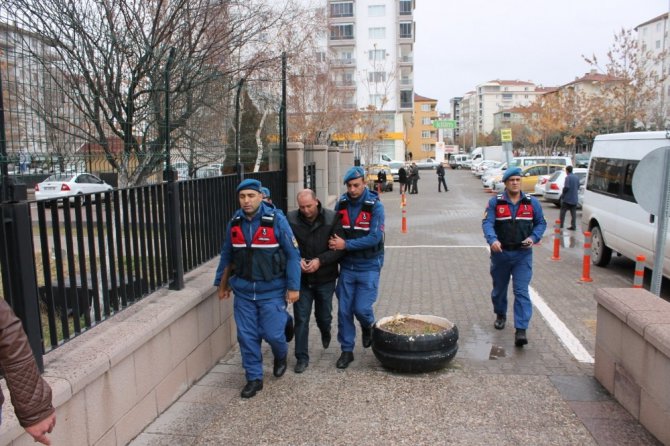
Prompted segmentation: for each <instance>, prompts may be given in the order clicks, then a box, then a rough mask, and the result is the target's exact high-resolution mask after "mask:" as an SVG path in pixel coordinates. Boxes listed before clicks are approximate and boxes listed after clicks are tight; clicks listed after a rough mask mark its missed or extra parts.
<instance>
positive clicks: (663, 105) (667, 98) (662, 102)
mask: <svg viewBox="0 0 670 446" xmlns="http://www.w3.org/2000/svg"><path fill="white" fill-rule="evenodd" d="M668 26H669V23H668V13H667V12H666V13H664V14H661V15H659V16H658V17H654V18H653V19H651V20H648V21H646V22H644V23H641V24H639V25H638V26H636V27H635V31H637V41H638V44H639V48H640V50H641V51H642V52H646V51H651V53H652V54H653V55H655V56H657V55H659V54H660V53H662V52H663V51H667V50H668V49H670V47H669V45H668ZM647 60H648V59H647ZM648 69H649V70H653V71H654V72H655V73H656V74H658V75H659V76H662V75H663V74H664V73H665V75H666V76H667V78H666V79H665V81H664V82H663V83H662V84H661V85H660V86H659V89H658V90H659V91H658V95H657V99H656V101H655V102H654V103H653V104H651V106H650V110H649V114H650V116H661V117H663V118H662V119H664V120H665V122H666V123H667V122H668V118H670V104H669V103H668V102H670V76H668V74H670V54H666V56H665V57H664V58H661V60H660V61H658V63H655V64H653V65H650V66H649V67H648ZM663 127H665V126H663Z"/></svg>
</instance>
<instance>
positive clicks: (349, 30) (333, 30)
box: [330, 24, 354, 40]
mask: <svg viewBox="0 0 670 446" xmlns="http://www.w3.org/2000/svg"><path fill="white" fill-rule="evenodd" d="M353 38H354V25H353V24H345V25H332V26H331V27H330V40H344V39H353Z"/></svg>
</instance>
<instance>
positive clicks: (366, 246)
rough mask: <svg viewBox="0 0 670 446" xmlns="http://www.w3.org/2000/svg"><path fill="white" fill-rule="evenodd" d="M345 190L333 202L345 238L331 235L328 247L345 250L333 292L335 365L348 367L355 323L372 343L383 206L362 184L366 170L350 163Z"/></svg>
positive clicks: (365, 344) (365, 343) (381, 261)
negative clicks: (335, 301) (335, 304)
mask: <svg viewBox="0 0 670 446" xmlns="http://www.w3.org/2000/svg"><path fill="white" fill-rule="evenodd" d="M344 184H346V186H347V192H346V193H345V194H343V195H342V196H341V197H340V199H339V201H338V202H337V204H336V206H335V211H336V212H338V213H339V214H340V221H341V223H342V228H343V229H344V233H345V238H341V237H339V236H337V235H335V236H333V237H332V238H331V239H330V242H329V243H328V246H329V247H330V249H335V250H345V251H346V253H345V255H344V257H342V259H341V260H340V277H339V279H338V280H337V287H336V289H335V294H336V295H337V299H338V304H339V306H338V313H337V327H338V333H337V340H338V341H339V343H340V348H341V349H342V354H341V355H340V358H339V359H338V360H337V364H336V366H337V367H338V368H340V369H344V368H347V367H348V366H349V363H351V361H353V360H354V354H353V351H354V345H355V340H356V326H355V325H354V317H355V318H356V319H358V322H359V323H360V324H361V332H362V334H361V337H362V340H363V347H365V348H367V347H370V345H371V344H372V324H374V322H375V316H374V313H373V310H372V305H373V304H374V303H375V302H376V301H377V292H378V290H379V274H380V272H381V269H382V266H383V264H384V206H383V205H382V203H381V201H379V198H378V196H377V194H376V193H375V192H372V191H370V190H368V188H366V187H365V171H364V170H363V168H361V167H360V166H355V167H352V168H351V169H349V170H348V171H347V173H346V174H345V175H344Z"/></svg>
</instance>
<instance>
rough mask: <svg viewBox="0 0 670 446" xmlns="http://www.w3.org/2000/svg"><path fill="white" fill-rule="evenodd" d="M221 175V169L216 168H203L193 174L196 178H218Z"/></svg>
mask: <svg viewBox="0 0 670 446" xmlns="http://www.w3.org/2000/svg"><path fill="white" fill-rule="evenodd" d="M219 175H221V168H220V167H218V166H203V167H201V168H200V169H198V170H197V171H196V172H195V177H196V178H209V177H218V176H219Z"/></svg>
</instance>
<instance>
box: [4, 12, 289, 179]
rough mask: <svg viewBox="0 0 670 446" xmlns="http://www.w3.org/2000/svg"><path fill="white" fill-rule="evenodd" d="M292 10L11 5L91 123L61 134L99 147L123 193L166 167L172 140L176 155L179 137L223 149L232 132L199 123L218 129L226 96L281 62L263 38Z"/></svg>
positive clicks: (59, 124) (63, 126)
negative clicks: (118, 148)
mask: <svg viewBox="0 0 670 446" xmlns="http://www.w3.org/2000/svg"><path fill="white" fill-rule="evenodd" d="M292 6H293V5H291V4H289V3H288V2H287V3H286V4H284V5H283V6H279V7H278V6H277V5H274V4H268V2H264V1H261V0H244V1H243V0H219V1H212V0H100V1H96V2H74V1H71V0H41V1H38V2H35V1H33V0H6V2H5V6H4V7H5V8H7V10H8V11H9V14H11V15H12V16H14V17H16V19H17V23H18V25H19V26H21V27H22V28H25V29H30V30H31V31H33V33H34V34H36V35H38V36H39V37H40V38H41V39H43V40H44V41H45V42H47V43H48V44H49V45H50V46H51V47H52V48H53V50H54V52H55V54H56V58H55V60H54V59H49V60H45V59H44V58H40V55H39V54H34V55H33V56H34V57H35V58H36V59H38V60H39V61H40V63H41V64H42V65H43V67H44V70H45V72H46V73H48V74H49V75H52V78H53V81H54V82H56V83H58V82H60V83H62V85H61V87H62V91H63V93H64V94H65V95H67V96H68V100H69V101H71V103H72V105H73V107H74V108H75V109H76V112H77V115H83V116H85V117H86V120H85V122H83V123H82V122H73V121H74V120H72V119H69V118H68V117H67V116H59V117H58V118H57V119H55V120H54V121H55V122H54V128H57V129H58V130H59V131H61V132H65V133H70V134H73V135H80V134H82V133H83V134H85V135H86V138H87V140H88V141H87V142H95V143H97V144H98V145H100V146H101V147H102V148H103V150H104V152H105V156H106V158H107V161H108V162H109V163H110V165H111V166H112V167H113V168H114V169H115V170H116V171H118V173H119V185H120V186H125V185H129V184H141V183H142V182H143V181H144V180H145V179H146V178H147V177H148V176H149V175H150V174H151V173H153V172H154V171H156V170H157V169H159V170H160V169H162V166H163V161H164V159H165V145H166V140H167V139H168V136H169V137H170V139H171V140H172V145H171V147H170V149H173V148H174V147H178V146H179V145H180V140H182V141H181V142H182V143H184V142H186V143H189V144H192V143H193V142H194V141H198V140H200V141H211V140H212V139H215V140H219V139H221V144H223V141H222V139H223V135H224V134H225V130H223V129H221V130H220V131H218V132H217V131H216V130H213V129H212V127H211V126H208V128H206V129H205V128H204V127H203V126H197V125H194V123H195V122H197V123H199V124H202V123H203V122H210V123H211V122H213V121H214V119H213V116H216V114H215V112H216V110H217V109H218V110H226V109H227V106H228V105H229V104H230V101H229V99H228V98H229V95H228V92H229V91H230V90H231V89H232V88H233V86H234V84H235V82H236V79H238V78H239V77H240V76H242V75H244V74H245V73H249V72H253V71H254V70H256V69H259V68H260V67H263V66H265V65H268V64H271V63H276V60H277V59H278V58H279V57H278V55H277V54H267V53H264V52H263V51H262V49H263V48H264V47H265V46H266V45H264V40H266V39H267V38H268V35H272V34H273V33H274V32H275V31H276V29H277V28H278V27H279V25H282V24H284V25H285V24H286V23H288V22H290V21H291V18H292V14H293V9H292ZM172 49H174V52H173V55H174V57H173V59H172V60H171V63H168V60H169V55H170V52H171V50H172ZM166 74H167V77H168V78H169V79H170V84H169V99H170V102H171V104H172V107H171V108H170V111H169V116H167V117H169V127H166V125H165V123H166V114H165V105H164V104H165V77H166ZM42 112H43V114H44V115H46V114H47V112H48V111H47V110H42ZM219 125H221V126H222V127H224V128H225V123H220V124H219ZM112 138H118V139H120V140H122V141H123V143H124V144H123V147H124V149H123V153H122V154H121V156H117V155H116V154H114V153H113V152H112V151H111V150H110V146H111V145H110V140H111V139H112Z"/></svg>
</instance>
